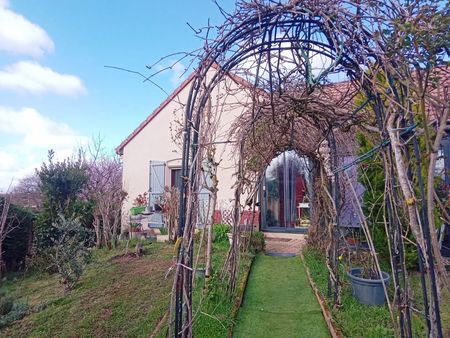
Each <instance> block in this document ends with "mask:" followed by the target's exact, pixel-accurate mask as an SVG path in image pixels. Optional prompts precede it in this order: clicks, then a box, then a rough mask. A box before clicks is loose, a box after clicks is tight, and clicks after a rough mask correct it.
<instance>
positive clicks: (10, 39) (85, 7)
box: [0, 0, 234, 190]
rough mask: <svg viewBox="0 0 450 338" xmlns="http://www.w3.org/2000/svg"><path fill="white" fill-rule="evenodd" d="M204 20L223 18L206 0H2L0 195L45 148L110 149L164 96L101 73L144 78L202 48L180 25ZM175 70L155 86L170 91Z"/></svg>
mask: <svg viewBox="0 0 450 338" xmlns="http://www.w3.org/2000/svg"><path fill="white" fill-rule="evenodd" d="M218 2H219V3H220V4H221V6H223V7H224V8H225V9H227V10H229V11H232V9H233V8H234V0H221V1H220V0H219V1H218ZM208 18H210V19H211V22H212V23H214V24H220V23H221V22H222V20H223V17H222V16H221V14H220V13H219V11H218V9H217V7H216V6H215V5H214V3H213V2H212V1H210V0H172V1H149V0H142V1H138V0H133V1H125V0H121V1H118V0H114V1H112V0H109V1H108V0H95V1H90V0H65V1H54V0H9V1H8V0H0V190H2V189H3V190H4V189H5V188H6V187H7V186H8V185H9V183H10V182H11V180H12V179H14V180H17V179H20V178H21V177H23V176H24V175H26V174H28V173H31V172H33V168H34V167H36V166H39V165H40V163H41V162H42V161H43V160H45V158H46V154H47V150H48V149H50V148H52V149H55V150H56V152H57V155H58V157H59V158H62V157H66V156H69V155H70V154H71V153H72V151H73V149H75V148H76V147H77V146H78V145H80V144H84V143H86V142H87V141H88V140H89V139H91V138H92V137H93V136H98V135H100V136H102V137H103V138H104V142H105V145H106V146H107V147H108V148H109V149H113V148H114V147H115V146H117V145H118V144H119V143H120V142H121V140H123V139H124V138H125V137H126V136H127V135H128V134H129V133H130V132H131V131H132V130H133V129H134V128H135V127H136V126H137V125H138V124H139V123H140V122H141V121H142V120H143V119H145V117H147V116H148V115H149V114H150V113H151V112H152V111H153V109H154V108H156V107H157V106H158V105H159V103H161V101H162V100H164V98H165V96H166V94H164V93H163V92H162V91H161V90H160V89H158V88H157V87H155V86H153V85H151V84H149V83H142V79H141V78H139V77H137V76H135V75H132V74H129V73H125V72H120V71H115V70H112V69H108V68H105V67H104V66H105V65H112V66H118V67H124V68H128V69H133V70H136V71H141V72H143V73H146V72H148V71H147V70H146V68H145V66H146V65H149V64H152V63H153V62H155V61H157V60H158V59H159V58H160V57H163V56H165V55H168V54H170V53H173V52H178V51H190V50H193V49H196V48H199V47H201V46H202V41H201V40H199V39H198V38H196V37H195V36H194V33H193V31H192V30H191V29H190V28H189V27H188V26H187V25H186V22H189V23H190V24H191V25H192V26H193V27H202V26H205V25H206V23H207V20H208ZM179 68H180V69H177V70H174V71H167V72H166V73H164V74H162V75H161V76H159V77H158V78H156V79H155V80H156V81H157V82H158V83H159V84H160V85H161V86H162V87H163V88H164V89H165V90H166V91H167V92H171V91H172V90H173V89H174V88H175V87H176V86H177V85H178V84H179V83H180V82H181V81H182V79H179V78H178V76H179V74H180V71H181V70H182V69H183V68H184V67H179ZM149 146H151V145H149Z"/></svg>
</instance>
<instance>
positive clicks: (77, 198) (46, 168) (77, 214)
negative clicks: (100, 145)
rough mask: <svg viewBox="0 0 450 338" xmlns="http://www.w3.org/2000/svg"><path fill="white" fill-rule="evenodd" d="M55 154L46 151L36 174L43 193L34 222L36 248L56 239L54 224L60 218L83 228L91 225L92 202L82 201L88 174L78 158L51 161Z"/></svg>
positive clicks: (44, 247)
mask: <svg viewBox="0 0 450 338" xmlns="http://www.w3.org/2000/svg"><path fill="white" fill-rule="evenodd" d="M54 155H55V153H54V152H53V151H49V155H48V163H43V164H42V166H41V168H39V169H38V170H37V171H36V173H37V175H38V177H39V190H40V192H41V194H42V211H41V212H40V214H39V216H38V218H37V220H36V228H35V230H36V232H35V233H36V238H37V244H38V247H39V249H46V248H48V247H49V246H51V245H52V238H53V237H54V236H55V231H56V229H55V227H54V226H53V224H54V223H55V222H59V215H60V214H63V215H64V216H65V217H67V218H71V219H74V218H77V219H79V221H80V222H81V223H82V224H83V225H84V226H85V227H89V226H90V225H91V224H92V202H91V201H88V200H86V199H84V198H82V192H83V190H84V189H85V188H86V186H87V182H88V172H87V166H86V164H85V163H84V161H83V159H82V157H81V155H80V156H79V157H78V159H76V160H74V159H66V160H63V161H61V162H55V161H54V160H53V157H54Z"/></svg>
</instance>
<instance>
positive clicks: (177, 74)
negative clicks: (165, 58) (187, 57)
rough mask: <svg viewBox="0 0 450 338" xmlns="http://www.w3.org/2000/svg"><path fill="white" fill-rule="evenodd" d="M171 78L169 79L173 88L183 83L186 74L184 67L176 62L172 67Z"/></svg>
mask: <svg viewBox="0 0 450 338" xmlns="http://www.w3.org/2000/svg"><path fill="white" fill-rule="evenodd" d="M171 71H172V76H171V77H170V82H171V83H172V84H173V85H174V86H178V85H179V84H180V83H181V82H183V80H184V78H185V76H186V74H185V72H186V67H185V66H184V65H183V64H182V63H181V62H177V63H175V64H173V66H172V69H171Z"/></svg>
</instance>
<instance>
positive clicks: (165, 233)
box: [159, 227, 167, 235]
mask: <svg viewBox="0 0 450 338" xmlns="http://www.w3.org/2000/svg"><path fill="white" fill-rule="evenodd" d="M159 232H160V233H161V235H167V228H164V227H162V228H159Z"/></svg>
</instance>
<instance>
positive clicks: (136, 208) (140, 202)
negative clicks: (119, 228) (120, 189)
mask: <svg viewBox="0 0 450 338" xmlns="http://www.w3.org/2000/svg"><path fill="white" fill-rule="evenodd" d="M147 204H148V198H147V193H146V192H144V193H143V194H139V195H138V196H137V197H136V198H135V199H134V201H133V207H132V208H131V209H130V214H131V215H132V216H136V215H139V214H142V213H143V212H144V211H145V208H146V207H147Z"/></svg>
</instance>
